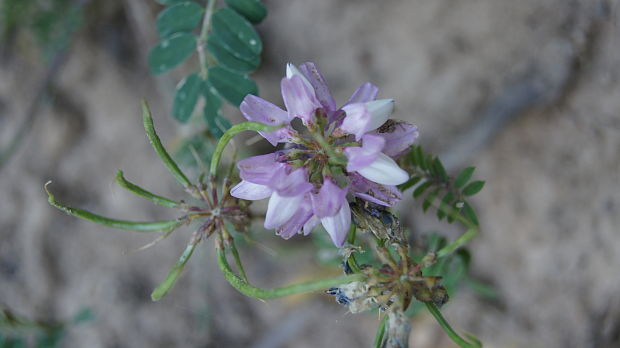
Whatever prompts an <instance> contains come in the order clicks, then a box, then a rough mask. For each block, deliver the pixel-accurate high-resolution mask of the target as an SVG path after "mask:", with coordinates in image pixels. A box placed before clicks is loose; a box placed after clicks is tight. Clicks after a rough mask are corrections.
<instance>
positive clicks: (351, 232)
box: [347, 224, 362, 273]
mask: <svg viewBox="0 0 620 348" xmlns="http://www.w3.org/2000/svg"><path fill="white" fill-rule="evenodd" d="M356 231H357V229H356V228H355V225H354V224H351V229H349V240H348V242H349V244H351V245H353V244H355V235H356ZM347 263H348V264H349V267H350V268H351V270H353V272H354V273H360V272H361V271H362V270H361V269H360V266H359V264H358V263H357V259H355V255H354V254H353V253H351V255H349V258H348V259H347Z"/></svg>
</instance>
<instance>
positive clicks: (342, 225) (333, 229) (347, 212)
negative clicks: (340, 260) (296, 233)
mask: <svg viewBox="0 0 620 348" xmlns="http://www.w3.org/2000/svg"><path fill="white" fill-rule="evenodd" d="M321 223H322V224H323V227H325V230H326V231H327V233H329V236H330V237H331V238H332V242H334V244H335V245H336V246H337V247H338V248H340V247H342V245H344V241H345V240H346V239H347V234H349V227H351V209H350V208H349V203H346V202H345V203H344V204H343V205H342V207H341V208H340V210H339V211H338V213H337V214H336V215H334V216H329V217H325V218H322V219H321Z"/></svg>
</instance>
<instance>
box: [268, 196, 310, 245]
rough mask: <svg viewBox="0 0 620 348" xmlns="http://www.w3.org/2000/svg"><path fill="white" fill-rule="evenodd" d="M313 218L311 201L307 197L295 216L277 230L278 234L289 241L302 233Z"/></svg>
mask: <svg viewBox="0 0 620 348" xmlns="http://www.w3.org/2000/svg"><path fill="white" fill-rule="evenodd" d="M311 217H312V205H311V203H310V199H309V198H308V197H307V195H306V197H304V200H303V201H302V202H301V203H300V204H299V208H298V209H297V211H296V212H295V214H294V215H293V216H292V217H291V218H290V219H289V220H288V221H287V222H285V223H284V224H283V225H281V226H280V227H278V228H277V230H276V234H277V235H278V236H280V237H282V238H284V239H289V238H291V237H292V236H293V235H295V234H296V233H300V232H301V231H302V228H303V227H304V225H305V224H306V223H307V222H308V220H309V219H310V218H311Z"/></svg>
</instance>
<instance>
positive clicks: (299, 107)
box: [280, 75, 321, 124]
mask: <svg viewBox="0 0 620 348" xmlns="http://www.w3.org/2000/svg"><path fill="white" fill-rule="evenodd" d="M280 89H281V91H282V98H283V99H284V104H285V105H286V110H288V114H289V119H291V120H292V119H293V118H295V117H299V118H301V119H302V120H303V121H304V123H305V124H308V123H311V122H313V120H314V111H315V110H316V109H318V108H320V107H321V104H320V103H319V101H318V100H317V99H316V96H315V94H314V90H312V89H311V88H310V87H308V86H306V84H305V83H304V80H303V79H302V77H300V76H298V75H293V76H292V77H291V78H283V79H282V82H281V83H280Z"/></svg>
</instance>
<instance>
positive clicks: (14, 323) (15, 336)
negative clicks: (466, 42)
mask: <svg viewBox="0 0 620 348" xmlns="http://www.w3.org/2000/svg"><path fill="white" fill-rule="evenodd" d="M93 319H94V315H93V312H92V310H91V309H90V308H84V309H82V310H81V311H80V312H78V313H77V314H76V315H75V316H74V317H73V318H72V319H71V320H66V321H44V320H37V319H31V318H28V317H25V316H21V315H18V314H16V313H13V312H12V311H11V310H10V309H8V308H5V307H2V306H0V348H18V347H19V348H22V347H23V348H25V347H37V348H57V347H61V346H62V343H63V342H62V341H63V338H64V337H65V334H66V331H67V329H68V328H69V327H71V326H75V325H79V324H83V323H86V322H89V321H92V320H93ZM33 341H34V342H36V343H35V344H28V342H33Z"/></svg>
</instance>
